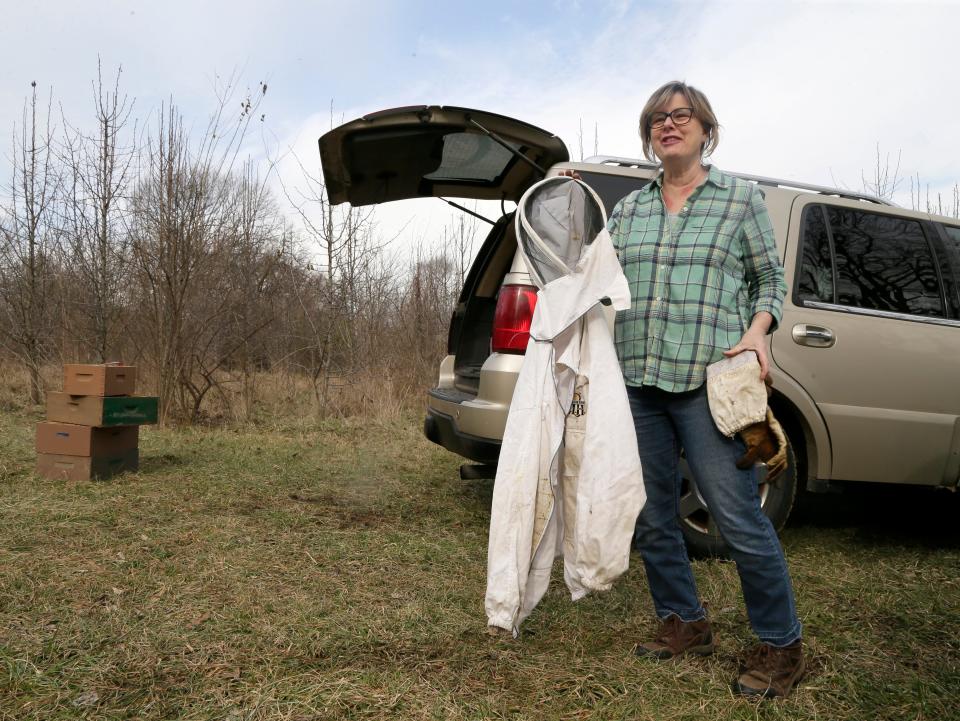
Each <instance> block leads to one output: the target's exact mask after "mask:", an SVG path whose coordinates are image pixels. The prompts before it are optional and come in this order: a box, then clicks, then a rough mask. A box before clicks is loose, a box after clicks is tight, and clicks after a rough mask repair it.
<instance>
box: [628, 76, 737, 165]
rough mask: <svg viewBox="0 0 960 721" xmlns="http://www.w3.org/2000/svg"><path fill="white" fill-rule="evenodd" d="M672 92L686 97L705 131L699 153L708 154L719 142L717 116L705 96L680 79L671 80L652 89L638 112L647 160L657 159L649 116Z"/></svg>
mask: <svg viewBox="0 0 960 721" xmlns="http://www.w3.org/2000/svg"><path fill="white" fill-rule="evenodd" d="M674 93H680V94H681V95H683V97H685V98H686V99H687V102H688V103H690V107H691V108H693V115H694V117H695V118H696V119H697V120H699V121H700V124H701V125H702V126H703V129H704V131H705V132H706V133H707V142H705V143H704V144H703V147H702V148H701V149H700V153H701V155H703V156H704V157H706V156H708V155H710V154H711V153H713V151H714V150H716V149H717V145H719V144H720V124H719V123H718V122H717V116H716V115H714V114H713V108H712V107H710V101H709V100H707V96H706V95H704V94H703V93H702V92H700V91H699V90H697V89H696V88H695V87H693V86H692V85H687V84H686V83H685V82H683V81H681V80H671V81H670V82H669V83H666V84H665V85H662V86H660V87H659V88H657V89H656V90H654V91H653V95H651V96H650V99H649V100H648V101H647V104H646V105H644V106H643V111H642V112H641V113H640V139H641V140H642V141H643V155H644V157H645V158H646V159H647V160H650V161H656V159H657V158H656V155H654V153H653V142H652V140H651V136H652V132H651V130H650V117H651V116H652V115H653V114H654V113H655V112H657V109H658V108H661V107H663V106H664V105H666V104H667V103H668V102H670V98H672V97H673V95H674Z"/></svg>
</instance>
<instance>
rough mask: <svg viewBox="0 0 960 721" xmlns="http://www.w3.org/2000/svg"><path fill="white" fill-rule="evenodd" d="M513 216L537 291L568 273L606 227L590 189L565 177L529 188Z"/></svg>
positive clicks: (603, 215) (518, 239)
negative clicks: (515, 215) (538, 288)
mask: <svg viewBox="0 0 960 721" xmlns="http://www.w3.org/2000/svg"><path fill="white" fill-rule="evenodd" d="M517 214H518V216H519V220H518V222H517V242H518V243H519V245H520V247H521V250H522V251H523V255H524V258H525V259H526V261H527V267H528V269H529V271H530V275H531V277H532V278H533V279H534V282H535V283H536V284H537V286H538V287H540V288H543V287H544V286H546V285H547V284H548V283H550V282H551V281H554V280H556V279H557V278H560V277H561V276H564V275H567V274H568V273H570V272H572V271H573V269H574V268H576V266H577V265H578V263H579V262H580V258H581V257H582V256H583V254H584V251H585V250H586V249H587V248H588V247H589V246H590V244H591V243H593V241H594V240H595V239H596V237H597V234H599V233H600V231H601V230H603V228H604V226H605V225H606V217H605V213H604V210H603V206H602V205H601V204H600V201H599V199H598V198H597V197H596V194H595V193H594V192H593V190H592V189H590V188H589V187H587V186H586V185H584V184H583V183H580V182H577V181H576V180H573V179H572V178H566V177H558V178H549V179H547V180H545V181H543V182H541V183H538V184H537V185H535V186H533V187H532V188H531V189H530V190H529V191H527V193H526V194H525V195H524V196H523V198H521V200H520V207H519V210H518V213H517Z"/></svg>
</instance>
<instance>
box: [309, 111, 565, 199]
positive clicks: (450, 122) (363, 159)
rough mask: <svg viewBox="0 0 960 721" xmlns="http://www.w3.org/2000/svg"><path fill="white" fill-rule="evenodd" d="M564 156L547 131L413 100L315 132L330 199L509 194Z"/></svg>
mask: <svg viewBox="0 0 960 721" xmlns="http://www.w3.org/2000/svg"><path fill="white" fill-rule="evenodd" d="M568 159H569V154H568V153H567V148H566V146H564V144H563V141H561V140H560V139H559V138H558V137H556V136H555V135H553V134H552V133H548V132H547V131H546V130H541V129H540V128H537V127H535V126H533V125H530V124H528V123H524V122H522V121H520V120H514V119H513V118H508V117H505V116H503V115H496V114H495V113H485V112H481V111H479V110H470V109H468V108H452V107H441V106H439V105H430V106H427V105H419V106H410V107H405V108H394V109H392V110H383V111H380V112H378V113H372V114H370V115H364V116H363V117H362V118H358V119H356V120H353V121H351V122H349V123H345V124H344V125H341V126H340V127H338V128H334V129H333V130H331V131H330V132H329V133H326V134H324V135H323V136H322V137H321V138H320V162H321V164H322V165H323V177H324V180H325V181H326V188H327V196H328V197H329V198H330V202H331V203H333V204H334V205H336V204H339V203H346V202H349V203H351V204H352V205H371V204H373V203H384V202H387V201H390V200H404V199H406V198H427V197H431V196H434V197H447V196H449V197H455V198H475V199H478V200H512V201H513V202H516V201H518V200H519V199H520V196H521V195H523V191H525V190H526V189H527V188H529V187H530V186H531V185H533V183H535V182H536V181H538V180H540V178H541V177H542V176H543V174H542V172H540V170H538V167H539V168H540V169H542V170H546V169H547V168H549V167H550V166H551V165H553V164H554V163H559V162H563V161H566V160H568Z"/></svg>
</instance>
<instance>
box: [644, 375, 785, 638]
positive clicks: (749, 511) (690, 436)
mask: <svg viewBox="0 0 960 721" xmlns="http://www.w3.org/2000/svg"><path fill="white" fill-rule="evenodd" d="M627 395H628V396H629V398H630V410H631V411H632V413H633V421H634V425H635V426H636V429H637V445H638V447H639V449H640V463H641V465H642V467H643V481H644V486H645V488H646V492H647V502H646V504H645V505H644V507H643V510H642V511H641V512H640V516H639V518H638V519H637V533H636V542H637V546H638V548H639V550H640V553H641V555H642V556H643V563H644V565H645V566H646V569H647V581H648V583H649V584H650V593H651V595H652V596H653V605H654V608H655V609H656V612H657V616H659V617H660V618H661V619H664V618H667V617H668V616H670V615H677V616H679V617H680V619H681V620H683V621H696V620H700V619H702V618H705V617H706V611H705V610H704V608H703V606H702V605H701V603H700V600H699V596H698V594H697V586H696V582H695V581H694V579H693V572H692V570H691V568H690V559H689V558H688V557H687V548H686V545H685V544H684V541H683V535H682V533H681V531H680V524H679V521H678V513H679V501H680V474H679V471H678V467H677V464H678V461H679V458H680V448H681V447H682V448H683V449H684V450H685V452H686V457H687V462H688V463H689V464H690V468H691V470H692V471H693V475H694V477H695V478H696V479H697V487H698V488H699V489H700V493H701V495H702V496H703V499H704V500H705V501H706V502H707V506H708V507H709V509H710V514H711V517H712V518H713V519H714V521H715V522H716V524H717V529H718V530H719V531H720V535H721V536H722V537H723V540H724V541H725V542H726V544H727V546H728V547H729V549H730V555H731V556H732V557H733V560H734V561H735V562H736V564H737V573H739V575H740V585H741V588H742V589H743V598H744V601H745V603H746V606H747V615H748V616H749V617H750V625H751V626H752V627H753V631H754V633H756V635H757V636H758V637H759V638H760V640H761V641H764V642H766V643H769V644H772V645H774V646H787V645H789V644H790V643H792V642H793V641H795V640H797V639H798V638H800V634H801V625H800V621H799V619H798V618H797V609H796V604H795V602H794V598H793V588H792V586H791V584H790V574H789V572H788V571H787V563H786V560H785V559H784V557H783V549H782V548H781V546H780V541H779V539H778V538H777V535H776V532H775V531H774V530H773V524H771V523H770V519H768V518H767V517H766V516H765V515H764V514H763V511H761V510H760V496H759V494H758V493H757V477H756V472H755V471H754V469H748V470H743V471H742V470H740V469H738V468H737V467H736V459H737V458H739V457H740V456H741V455H743V453H744V450H745V446H744V444H743V441H742V440H741V439H740V437H739V436H734V437H733V438H727V437H726V436H724V435H723V434H722V433H720V431H719V430H717V427H716V425H715V424H714V422H713V417H712V416H711V415H710V407H709V405H708V404H707V389H706V385H704V386H701V387H700V388H698V389H696V390H694V391H687V392H684V393H670V392H667V391H663V390H660V389H658V388H651V387H642V388H638V387H633V386H627Z"/></svg>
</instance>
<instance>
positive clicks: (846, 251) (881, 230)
mask: <svg viewBox="0 0 960 721" xmlns="http://www.w3.org/2000/svg"><path fill="white" fill-rule="evenodd" d="M801 246H802V251H801V262H800V274H799V279H798V282H797V297H798V300H799V301H800V302H802V301H804V300H817V301H821V302H827V303H829V302H833V303H837V304H839V305H848V306H853V307H855V308H869V309H871V310H883V311H889V312H893V313H906V314H909V315H923V316H940V317H943V315H944V310H943V292H942V290H941V286H940V277H939V275H938V273H937V266H936V262H935V259H934V256H933V251H932V250H931V248H930V244H929V243H928V242H927V238H926V236H925V235H924V233H923V228H922V227H921V225H920V223H919V222H918V221H916V220H912V219H910V218H898V217H896V216H893V215H885V214H881V213H870V212H865V211H860V210H853V209H851V208H840V207H835V206H808V207H807V209H806V210H805V211H804V218H803V242H802V244H801Z"/></svg>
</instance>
